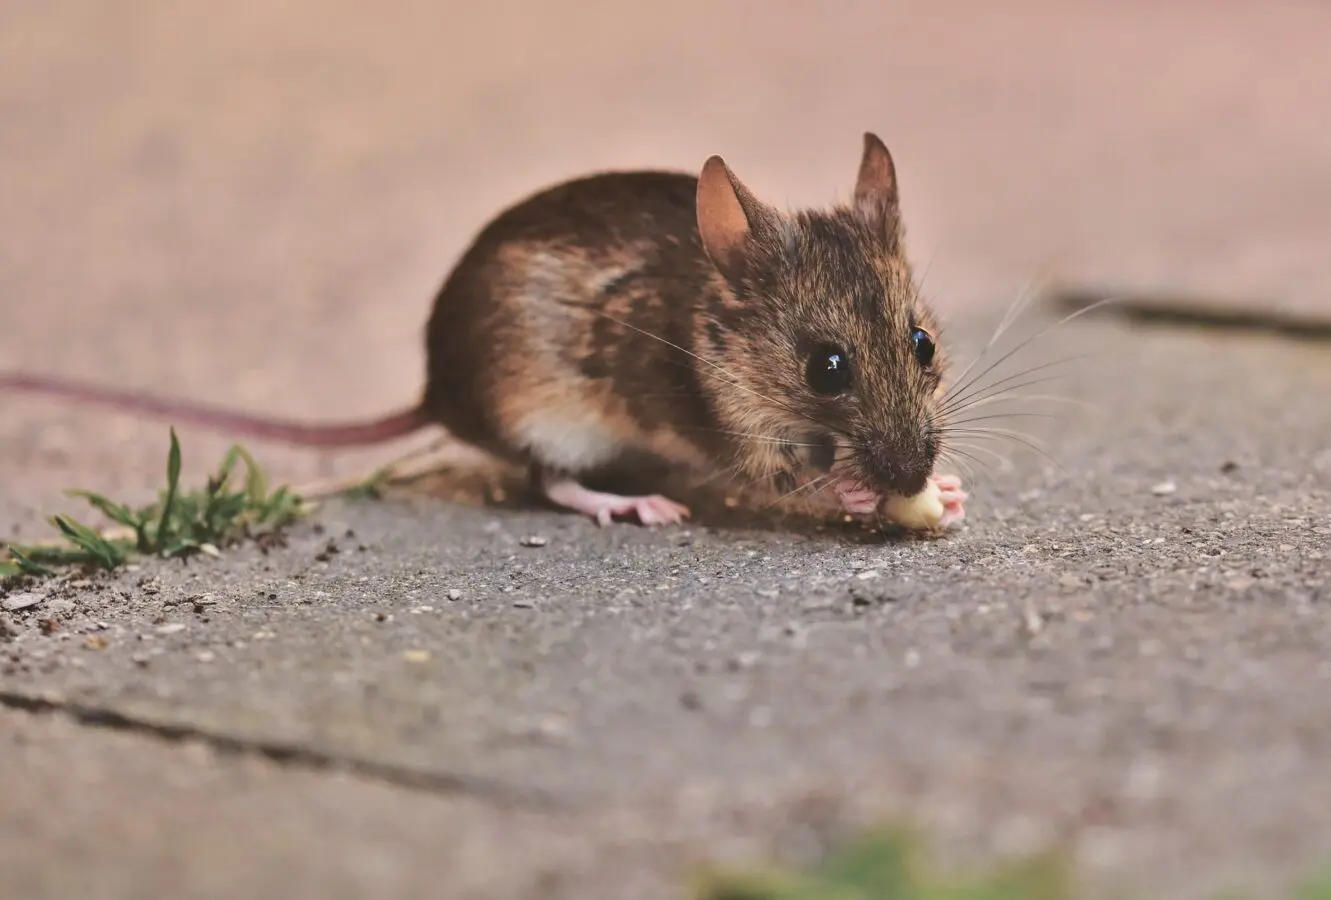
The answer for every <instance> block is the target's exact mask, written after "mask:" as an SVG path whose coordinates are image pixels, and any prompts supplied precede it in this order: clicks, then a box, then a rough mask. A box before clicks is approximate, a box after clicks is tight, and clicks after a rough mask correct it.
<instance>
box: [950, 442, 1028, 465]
mask: <svg viewBox="0 0 1331 900" xmlns="http://www.w3.org/2000/svg"><path fill="white" fill-rule="evenodd" d="M954 448H962V449H965V450H968V451H974V452H976V453H987V454H989V455H990V456H992V457H993V458H994V459H995V460H996V461H997V462H998V464H999V465H1000V466H1010V465H1011V464H1012V463H1011V462H1010V461H1009V460H1008V458H1007V457H1006V456H1004V455H1003V454H1001V453H999V452H998V451H996V450H994V449H992V448H990V447H985V446H982V445H980V444H971V443H963V442H961V441H955V442H951V443H949V444H947V446H946V447H944V449H945V450H952V449H954ZM966 456H967V458H969V459H973V460H975V462H976V463H977V464H978V465H985V463H983V462H981V461H980V460H979V459H976V457H974V456H972V455H971V454H970V453H967V454H966Z"/></svg>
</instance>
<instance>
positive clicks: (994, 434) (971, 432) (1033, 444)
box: [954, 428, 1067, 472]
mask: <svg viewBox="0 0 1331 900" xmlns="http://www.w3.org/2000/svg"><path fill="white" fill-rule="evenodd" d="M954 433H955V434H959V435H963V436H966V437H970V438H974V439H975V440H986V439H994V440H1009V441H1013V442H1014V443H1018V444H1021V445H1022V446H1025V447H1029V448H1030V449H1032V450H1034V451H1035V452H1036V453H1038V454H1040V455H1041V456H1042V457H1044V458H1045V459H1046V460H1048V461H1049V462H1050V463H1051V464H1053V466H1054V467H1055V468H1057V469H1058V470H1059V471H1060V472H1066V471H1067V470H1066V469H1064V468H1063V464H1062V463H1060V462H1059V461H1058V460H1056V459H1054V458H1053V457H1052V456H1050V455H1049V450H1048V449H1047V448H1046V447H1045V446H1044V445H1043V444H1042V443H1040V442H1039V441H1038V440H1036V439H1035V438H1033V437H1030V436H1029V435H1025V434H1022V433H1021V432H1019V431H1010V430H1008V429H1006V428H958V429H957V430H956V431H955V432H954Z"/></svg>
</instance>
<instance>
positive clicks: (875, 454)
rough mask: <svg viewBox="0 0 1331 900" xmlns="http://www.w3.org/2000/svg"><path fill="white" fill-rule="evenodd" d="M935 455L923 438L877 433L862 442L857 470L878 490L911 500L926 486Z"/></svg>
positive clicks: (929, 443)
mask: <svg viewBox="0 0 1331 900" xmlns="http://www.w3.org/2000/svg"><path fill="white" fill-rule="evenodd" d="M937 455H938V454H937V448H936V446H934V445H933V443H932V442H931V441H929V440H928V439H927V438H926V437H925V436H924V435H919V434H914V435H911V434H893V433H888V432H879V433H876V434H873V435H870V436H869V437H868V439H867V440H866V441H865V442H864V443H863V445H862V450H861V452H860V467H861V468H862V469H863V471H864V475H865V476H866V477H867V479H868V480H869V481H871V482H872V483H873V484H874V485H875V486H876V487H877V488H878V489H879V490H881V491H884V492H890V493H894V494H901V495H902V496H905V497H913V496H914V495H916V494H918V493H919V492H920V491H922V490H924V489H925V487H926V486H927V485H928V483H929V476H930V475H931V474H932V473H933V470H934V458H935V457H936V456H937Z"/></svg>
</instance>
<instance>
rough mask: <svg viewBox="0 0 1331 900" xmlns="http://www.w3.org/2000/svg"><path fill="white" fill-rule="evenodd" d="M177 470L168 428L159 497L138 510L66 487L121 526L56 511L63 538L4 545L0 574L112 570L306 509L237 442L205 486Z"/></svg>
mask: <svg viewBox="0 0 1331 900" xmlns="http://www.w3.org/2000/svg"><path fill="white" fill-rule="evenodd" d="M241 464H243V467H244V477H243V478H242V479H240V481H239V484H237V483H236V477H235V476H236V468H237V466H238V465H241ZM180 469H181V454H180V441H179V440H178V439H177V438H176V432H175V429H174V428H173V429H171V447H170V450H169V452H168V454H167V462H166V487H165V488H163V490H162V491H161V493H160V495H159V496H158V499H157V501H156V502H154V503H151V504H149V505H147V506H144V507H141V508H138V509H135V508H132V507H130V506H128V505H126V504H123V503H117V502H115V501H113V500H110V499H108V498H106V497H104V496H102V495H101V494H96V493H93V492H91V491H84V490H74V491H69V492H68V493H69V495H70V496H72V497H81V498H83V499H84V500H86V501H87V502H88V503H89V504H90V505H91V506H92V507H93V508H94V509H96V510H97V511H99V512H101V513H102V515H104V516H106V517H107V518H108V519H110V520H111V521H112V522H114V523H116V525H117V526H118V527H117V528H114V529H108V530H106V531H100V532H99V531H97V530H96V529H94V528H91V527H89V526H88V525H85V524H84V523H82V522H80V521H78V520H77V519H75V518H73V517H71V516H66V515H56V516H53V517H52V518H51V520H50V521H51V524H52V525H54V526H55V527H56V529H57V530H58V531H59V532H60V538H58V539H57V540H55V541H47V542H43V543H40V544H29V545H24V544H9V545H8V546H7V547H6V551H5V552H6V555H7V558H3V557H0V577H11V576H16V575H27V576H33V577H48V576H51V575H54V574H56V569H57V568H62V567H66V568H67V567H81V568H85V569H106V570H112V569H117V568H119V567H120V566H122V565H124V564H125V563H126V562H128V561H129V559H130V558H131V557H132V556H134V555H141V556H161V557H167V558H170V557H181V556H187V555H189V554H192V553H197V552H204V553H216V552H217V550H218V549H220V548H222V547H225V546H229V545H231V544H235V543H237V542H239V541H241V540H244V539H246V538H251V537H256V536H259V535H261V534H263V533H268V532H274V531H278V530H280V529H281V528H283V527H285V526H286V525H289V524H290V523H292V522H293V521H295V520H296V519H297V518H299V517H300V516H302V515H303V514H304V513H305V511H306V510H305V504H304V502H303V501H302V499H301V498H300V496H298V495H297V494H296V493H294V492H293V491H292V490H290V489H289V488H287V487H286V486H281V487H278V488H276V489H275V490H271V491H270V490H269V487H268V479H267V477H266V476H265V475H264V472H263V469H262V468H260V466H259V464H258V463H257V462H256V461H255V460H254V457H253V456H251V455H250V454H249V452H248V451H247V450H245V448H243V447H241V446H240V445H235V446H233V447H231V449H230V450H228V451H227V453H226V455H225V456H224V457H223V458H222V462H221V465H219V466H218V468H217V472H216V474H214V475H211V476H209V478H208V481H207V483H206V484H205V486H204V487H203V488H200V489H195V490H182V488H181V484H180Z"/></svg>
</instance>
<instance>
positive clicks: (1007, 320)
mask: <svg viewBox="0 0 1331 900" xmlns="http://www.w3.org/2000/svg"><path fill="white" fill-rule="evenodd" d="M1031 288H1032V282H1031V281H1028V282H1027V283H1026V285H1025V286H1024V287H1023V288H1022V289H1021V290H1020V291H1018V292H1017V296H1016V297H1015V298H1014V299H1013V301H1012V303H1011V305H1009V306H1008V309H1007V312H1006V313H1004V314H1003V318H1002V319H1001V320H1000V321H999V323H998V327H997V328H995V329H994V333H993V335H992V336H991V337H990V338H989V343H987V344H985V345H984V346H983V347H982V348H981V349H980V352H979V353H978V354H977V355H976V357H975V358H974V359H973V360H971V363H970V365H968V366H967V367H966V368H965V369H963V370H962V372H961V374H960V375H958V376H957V381H958V382H961V381H962V380H963V379H964V378H965V377H966V375H967V374H969V372H970V370H971V369H973V368H975V367H976V365H978V364H979V362H980V360H982V359H984V355H985V354H986V353H988V352H989V349H990V348H991V347H993V346H994V344H995V343H996V342H997V341H998V339H999V338H1000V337H1002V336H1003V333H1004V332H1005V331H1007V329H1008V328H1009V327H1010V326H1011V324H1012V322H1013V321H1014V320H1015V318H1016V316H1017V314H1018V313H1019V311H1020V310H1022V309H1024V308H1025V307H1026V306H1027V305H1028V304H1029V303H1030V302H1031V299H1032V298H1033V297H1034V296H1035V292H1034V291H1033V290H1032V289H1031ZM951 393H952V392H951V391H950V390H949V391H948V394H951Z"/></svg>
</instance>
